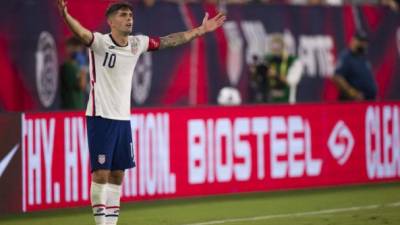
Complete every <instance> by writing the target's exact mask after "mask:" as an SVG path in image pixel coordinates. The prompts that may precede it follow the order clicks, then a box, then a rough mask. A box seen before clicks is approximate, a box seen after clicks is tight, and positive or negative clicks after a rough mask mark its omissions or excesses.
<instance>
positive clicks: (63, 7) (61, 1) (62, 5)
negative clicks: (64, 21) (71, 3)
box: [57, 0, 67, 17]
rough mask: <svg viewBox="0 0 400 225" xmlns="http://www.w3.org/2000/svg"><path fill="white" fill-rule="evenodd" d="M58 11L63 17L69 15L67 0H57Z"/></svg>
mask: <svg viewBox="0 0 400 225" xmlns="http://www.w3.org/2000/svg"><path fill="white" fill-rule="evenodd" d="M57 5H58V11H59V12H60V15H62V16H63V17H64V16H65V15H67V2H66V1H65V0H57Z"/></svg>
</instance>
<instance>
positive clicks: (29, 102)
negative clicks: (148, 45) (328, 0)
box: [0, 0, 400, 224]
mask: <svg viewBox="0 0 400 225" xmlns="http://www.w3.org/2000/svg"><path fill="white" fill-rule="evenodd" d="M108 4H109V2H108V1H92V0H91V1H72V0H71V1H70V3H69V8H70V13H71V14H72V15H74V16H76V18H77V19H78V20H80V21H81V22H82V24H84V25H85V26H87V27H88V28H90V29H91V30H96V31H100V32H106V31H107V29H106V24H105V21H104V19H103V18H104V15H103V12H104V10H105V9H106V7H107V6H108ZM134 4H135V9H136V11H135V18H136V19H135V25H134V29H135V31H134V32H137V33H144V34H148V35H151V36H161V35H165V34H168V33H171V32H176V31H181V30H185V29H188V28H191V27H193V26H195V25H198V24H199V23H200V21H201V19H202V17H203V15H204V12H205V11H207V12H210V14H212V15H213V14H215V13H216V12H217V10H218V9H217V7H216V6H214V5H211V4H187V5H186V4H185V5H177V4H173V3H165V2H159V3H157V4H156V5H155V6H154V7H152V8H146V7H144V6H143V5H142V4H141V3H136V2H135V3H134ZM1 5H2V7H0V15H1V19H0V52H2V53H3V54H1V56H0V65H1V67H0V74H1V79H2V82H1V83H2V88H1V89H0V109H1V111H3V112H4V113H2V114H1V117H0V118H1V119H0V124H1V132H0V138H1V139H0V140H1V143H0V146H1V149H0V158H1V159H5V158H11V162H10V164H9V166H8V167H7V168H6V170H3V172H2V174H1V177H0V184H1V188H0V196H1V199H4V200H3V201H2V203H1V204H0V209H1V212H2V213H1V214H8V213H20V212H23V211H27V212H30V211H38V210H39V211H40V210H47V209H51V208H68V207H71V206H85V205H87V204H88V196H87V194H88V186H87V185H88V179H89V177H88V176H87V175H88V174H87V173H88V167H87V166H88V165H87V162H85V159H86V158H85V157H87V156H85V153H82V152H84V151H85V150H86V149H87V146H86V145H85V143H86V141H85V139H86V134H85V124H84V117H83V112H62V111H60V96H59V95H60V93H59V87H58V84H59V83H58V82H59V77H58V65H59V64H60V63H61V62H62V61H63V60H64V51H65V49H64V43H65V38H66V36H69V35H70V33H69V32H68V31H67V29H66V27H65V26H64V25H63V22H62V21H61V19H60V17H59V16H58V12H57V11H56V8H55V5H54V1H51V0H47V1H45V0H43V1H34V0H30V1H24V0H15V1H8V2H2V3H1ZM226 12H227V14H228V21H227V23H226V24H225V26H224V28H223V29H220V30H218V31H217V32H215V33H213V34H209V35H207V36H206V37H204V38H202V39H199V40H197V41H194V42H193V43H191V44H188V45H185V46H182V47H179V48H176V49H172V50H168V51H162V52H157V53H149V54H147V55H145V56H144V57H142V59H141V62H140V63H139V65H138V68H137V69H136V71H135V73H136V75H137V76H136V80H135V79H134V83H133V85H134V88H133V89H134V90H133V93H132V97H133V98H132V103H133V106H134V107H139V106H140V107H142V108H140V109H138V110H135V109H133V112H132V121H133V122H134V123H135V124H136V126H137V127H136V128H134V129H136V132H137V133H136V134H135V135H137V136H135V140H136V141H135V142H136V144H137V148H136V151H137V156H138V163H139V168H145V169H139V170H138V171H137V172H132V171H131V172H129V173H128V175H127V178H126V179H127V180H128V181H130V182H127V184H126V185H125V186H124V201H142V200H151V199H153V200H154V199H155V200H157V199H164V198H167V199H171V198H176V197H189V196H192V197H193V196H205V195H215V194H228V193H229V194H232V193H237V194H239V193H243V192H255V191H272V190H275V191H276V190H287V189H299V188H300V189H302V188H316V187H326V186H330V187H332V186H337V185H352V184H360V183H361V184H364V183H376V182H390V181H396V182H398V181H399V179H400V132H399V127H400V123H399V122H400V121H399V117H400V114H399V106H400V104H399V102H398V99H399V98H400V89H399V84H400V77H399V73H400V61H399V58H400V40H399V39H400V18H399V13H395V12H392V11H391V10H389V9H387V8H384V7H378V6H367V5H364V6H359V7H352V6H348V5H347V6H343V7H325V6H313V7H308V6H290V5H280V4H278V5H265V4H259V3H252V4H247V5H227V6H226ZM299 18H300V19H299ZM316 18H318V19H316ZM358 27H362V28H363V29H365V30H366V31H367V33H368V35H369V37H370V43H371V44H370V49H369V52H368V58H369V59H370V60H371V64H372V66H373V70H374V72H375V75H376V80H377V83H378V90H379V92H378V96H379V102H370V103H357V104H351V103H347V104H340V103H334V101H335V99H336V95H337V91H336V89H335V87H334V86H333V84H332V82H331V80H330V79H329V78H330V77H331V76H332V75H333V74H332V73H333V69H334V65H335V62H336V57H337V55H338V54H339V52H340V50H342V49H344V48H345V47H346V45H347V43H348V41H349V40H350V38H351V36H352V34H353V33H354V32H355V30H356V29H357V28H358ZM275 32H283V33H284V34H285V38H286V39H287V41H288V42H289V43H291V45H289V47H290V49H289V50H291V51H293V53H295V54H297V55H299V57H300V58H301V59H302V60H304V61H305V62H306V63H305V71H306V73H304V74H303V77H302V80H301V82H300V84H299V89H298V94H297V101H298V102H300V103H301V102H307V104H299V105H296V106H289V105H279V106H277V105H261V106H255V105H252V106H237V107H228V108H222V107H218V106H206V105H209V104H215V103H216V99H217V94H218V92H219V91H220V89H221V88H222V87H225V86H234V87H237V88H238V89H239V90H240V92H241V94H242V97H243V99H244V102H245V103H250V102H249V98H248V93H249V87H248V86H249V71H248V67H249V64H250V63H251V57H252V56H253V55H261V54H263V52H264V49H263V47H261V46H263V41H262V40H263V39H264V38H265V37H266V36H268V34H271V33H275ZM327 102H328V103H327ZM199 105H200V106H199ZM148 106H152V107H153V108H146V107H148ZM166 106H168V107H166ZM177 106H179V107H177ZM188 106H199V107H188ZM43 111H51V112H43ZM53 111H59V112H57V113H54V112H53ZM6 112H13V113H11V114H10V113H6ZM246 118H247V119H248V121H249V124H248V125H246V123H247V122H246V121H247V120H244V121H243V120H242V121H241V125H240V126H239V125H235V124H236V121H237V120H240V119H246ZM254 119H264V120H265V121H267V122H266V124H270V123H271V124H270V125H267V127H268V128H266V129H268V131H265V134H266V135H265V136H264V137H263V139H265V140H264V142H265V147H264V148H261V149H262V150H261V152H262V154H264V158H265V163H266V165H265V167H264V173H265V174H266V175H264V177H262V179H259V178H260V177H259V176H260V175H259V174H260V173H263V172H260V169H259V168H258V167H259V165H260V161H257V160H259V158H257V156H259V155H257V154H260V152H257V147H258V144H259V143H258V142H257V140H258V139H257V136H256V135H255V133H254V132H255V131H254V129H256V128H255V127H257V126H256V125H255V124H254V123H253V122H252V121H254ZM193 120H195V121H202V123H200V124H203V125H200V126H194V127H195V128H193V129H191V128H190V126H191V125H190V124H191V122H190V121H193ZM272 120H274V121H278V122H276V123H277V124H280V125H278V126H280V127H282V126H283V127H285V128H283V129H282V130H275V131H274V132H275V133H274V134H272V133H271V132H272V130H273V128H272V127H273V122H272ZM210 121H211V122H210ZM218 121H222V122H218ZM260 121H261V122H262V121H263V120H259V121H258V122H260ZM213 123H215V124H213ZM243 123H244V124H245V125H244V127H245V128H244V130H240V128H237V127H236V126H238V127H241V128H243ZM291 123H293V124H295V125H293V126H292V125H289V124H291ZM217 124H219V125H217ZM282 124H284V125H282ZM214 125H215V127H214V128H212V126H214ZM202 126H204V127H203V132H204V133H202V132H201V129H200V131H199V127H202ZM217 126H220V127H219V129H220V130H219V132H220V133H219V134H217V132H218V128H217ZM210 127H211V128H210ZM246 127H247V128H246ZM307 127H308V128H307ZM336 127H338V128H336ZM260 129H262V128H260ZM307 129H309V130H308V131H307ZM246 130H248V131H246ZM11 131H12V132H11ZM196 132H197V133H196ZM199 132H200V133H199ZM214 132H216V133H214ZM240 132H242V133H240ZM252 132H253V133H252ZM258 132H261V131H258ZM307 132H311V133H308V134H307ZM349 133H350V134H349ZM191 134H192V136H190V135H191ZM196 135H197V136H196ZM237 135H239V136H237ZM240 135H242V136H240ZM274 135H275V136H274ZM291 135H292V136H291ZM307 135H308V136H307ZM190 137H192V138H193V139H190ZM308 137H310V138H311V139H310V140H309V141H311V143H308V144H311V146H310V148H308V149H307V143H306V142H307V141H308V140H307V138H308ZM156 138H157V141H164V142H163V143H164V144H166V146H168V147H165V146H164V148H163V147H158V148H157V149H154V148H151V147H150V145H147V144H146V143H145V142H146V141H149V142H151V141H155V139H156ZM229 138H232V143H230V142H229V141H227V139H229ZM237 138H238V139H237ZM212 139H214V141H213V140H212ZM331 139H332V141H331ZM210 140H211V141H210ZM292 141H293V142H292ZM189 142H190V143H192V148H191V145H190V143H189ZM213 142H214V143H213ZM330 142H333V144H330ZM168 143H169V145H168ZM210 143H211V145H213V144H215V146H217V147H215V146H214V147H215V149H214V150H215V153H210V152H207V153H206V151H211V150H209V149H213V147H210V146H209V145H210ZM221 143H222V144H221ZM246 143H247V144H248V146H249V148H248V149H249V151H248V152H250V155H248V154H247V153H246V151H244V152H243V151H240V150H237V149H239V148H236V147H237V146H241V148H244V149H247V148H246V146H247V144H246ZM292 143H294V146H295V147H293V146H292V147H293V149H295V148H297V149H296V150H293V149H292V150H293V151H292V150H290V149H289V148H291V147H289V145H291V144H292ZM351 143H352V144H351ZM229 144H231V145H232V146H231V147H229ZM369 144H370V145H369ZM330 145H331V146H330ZM368 145H369V147H368ZM193 146H194V147H193ZM227 146H228V147H227ZM243 146H244V147H243ZM286 146H288V147H286ZM332 146H333V147H332ZM338 146H339V147H338ZM273 149H275V150H273ZM10 150H11V151H10ZM291 151H292V152H291ZM148 152H150V153H148ZM153 153H154V154H153ZM309 153H310V154H311V155H308V154H309ZM191 154H192V155H191ZM209 154H211V155H212V154H216V155H214V156H215V157H220V158H219V160H220V161H219V162H215V164H212V163H209V158H208V157H210V155H209ZM230 154H231V155H230ZM368 154H371V155H368ZM142 155H143V157H142ZM217 155H218V156H217ZM146 157H147V158H146ZM157 157H160V158H157ZM166 157H167V158H166ZM203 157H206V158H203ZM229 157H231V158H229ZM290 157H294V158H290ZM307 157H311V158H308V160H311V161H307ZM278 158H279V159H278ZM228 159H231V160H232V164H229V160H228ZM275 159H276V160H277V161H280V162H289V161H290V160H292V161H291V162H292V163H293V162H305V164H304V167H302V166H301V165H300V169H297V170H296V171H294V172H291V170H290V165H289V164H288V165H287V166H286V167H284V168H286V169H282V167H281V170H282V171H283V172H282V171H281V172H278V174H280V173H282V174H283V175H282V176H283V177H279V176H278V177H276V174H275V175H274V176H275V177H274V176H273V175H272V170H273V168H272V167H271V164H272V163H273V162H272V161H273V160H275ZM313 160H315V161H313ZM319 160H321V161H319ZM141 161H143V165H145V166H147V167H145V166H143V167H140V163H141ZM144 161H146V162H144ZM159 161H160V162H162V166H160V167H157V166H154V165H155V162H159ZM50 162H53V163H50ZM67 162H68V163H70V164H68V163H67ZM249 162H252V163H251V165H248V164H247V163H249ZM256 162H257V163H256ZM310 162H311V164H312V165H316V164H315V163H314V164H313V162H316V163H317V164H318V162H322V167H321V171H322V172H321V173H320V174H318V175H315V174H312V169H308V167H307V163H310ZM369 162H373V163H372V164H371V165H372V167H369V166H368V165H369ZM278 164H279V163H278ZM278 164H276V165H278ZM311 164H309V165H311ZM279 165H281V166H282V164H279ZM293 165H294V164H293ZM153 166H154V167H153ZM214 166H215V167H218V168H217V169H215V168H213V167H214ZM297 166H299V164H297ZM249 168H250V175H247V176H248V177H247V180H246V179H245V178H246V173H249V172H248V171H247V172H243V170H245V169H247V170H248V169H249ZM298 168H299V167H298ZM214 170H215V171H214ZM219 170H220V171H222V172H219ZM261 170H262V169H261ZM85 171H86V172H85ZM155 171H158V172H155ZM212 171H214V172H215V174H213V172H212ZM227 171H228V172H227ZM298 171H301V173H300V174H299V172H298ZM310 171H311V172H310ZM191 172H192V173H193V174H194V177H193V178H190V173H191ZM291 173H293V174H291ZM196 174H197V175H196ZM199 174H200V175H199ZM210 174H213V175H210ZM226 174H228V175H226ZM243 174H244V175H243ZM292 175H293V176H292ZM138 177H146V178H143V179H142V178H138ZM149 177H150V178H149ZM190 179H194V180H190ZM196 179H197V180H196ZM196 182H197V183H196ZM171 183H174V184H175V186H174V185H171ZM168 185H170V186H168ZM4 187H15V188H12V189H11V190H10V189H9V188H4ZM394 193H397V192H394ZM378 196H379V195H378ZM392 196H394V197H393V200H398V197H397V195H396V194H393V195H392ZM229 216H232V215H229ZM7 221H8V222H7ZM27 221H28V220H27ZM397 221H398V218H397ZM0 223H1V222H0ZM8 223H11V222H10V221H9V220H6V223H5V224H8ZM143 224H146V223H143Z"/></svg>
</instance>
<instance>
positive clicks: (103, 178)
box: [92, 170, 110, 184]
mask: <svg viewBox="0 0 400 225" xmlns="http://www.w3.org/2000/svg"><path fill="white" fill-rule="evenodd" d="M109 175H110V171H109V170H95V171H93V173H92V181H94V182H96V183H98V184H106V183H107V182H108V177H109Z"/></svg>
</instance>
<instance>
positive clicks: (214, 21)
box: [201, 12, 226, 33]
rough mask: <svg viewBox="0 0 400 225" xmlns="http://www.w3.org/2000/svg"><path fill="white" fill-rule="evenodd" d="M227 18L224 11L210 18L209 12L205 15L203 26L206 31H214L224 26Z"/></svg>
mask: <svg viewBox="0 0 400 225" xmlns="http://www.w3.org/2000/svg"><path fill="white" fill-rule="evenodd" d="M225 20H226V16H225V14H224V13H221V12H220V13H218V14H217V15H216V16H215V17H213V18H211V19H208V13H206V15H205V16H204V19H203V23H202V24H201V27H202V28H203V30H204V32H205V33H208V32H212V31H214V30H216V29H217V28H218V27H220V26H222V24H224V22H225Z"/></svg>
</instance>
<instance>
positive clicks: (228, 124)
mask: <svg viewBox="0 0 400 225" xmlns="http://www.w3.org/2000/svg"><path fill="white" fill-rule="evenodd" d="M399 108H400V103H394V102H393V103H374V104H367V103H360V104H309V105H294V106H289V105H268V106H241V107H200V108H169V109H167V108H163V109H138V110H134V111H133V114H132V117H131V126H132V134H133V140H134V143H133V145H134V147H135V157H136V162H137V168H135V169H132V170H129V171H128V172H127V173H126V176H125V181H124V186H123V200H124V201H138V200H145V199H160V198H175V197H186V196H203V195H217V194H227V193H242V192H252V191H272V190H281V189H297V188H314V187H322V186H336V185H349V184H358V183H370V182H384V181H399V180H400V128H399V127H400V120H399V117H400V114H399ZM85 127H86V125H85V117H84V115H83V114H82V113H40V114H39V113H37V114H36V113H35V114H31V113H26V114H25V115H23V118H22V138H23V142H22V149H23V159H24V160H23V162H24V163H23V171H24V172H23V183H24V185H23V190H24V191H23V196H24V197H23V207H24V211H34V210H41V209H48V208H59V207H71V206H80V205H87V204H89V197H90V193H89V185H90V173H89V164H88V163H89V160H88V159H89V153H88V147H87V134H86V128H85Z"/></svg>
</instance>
